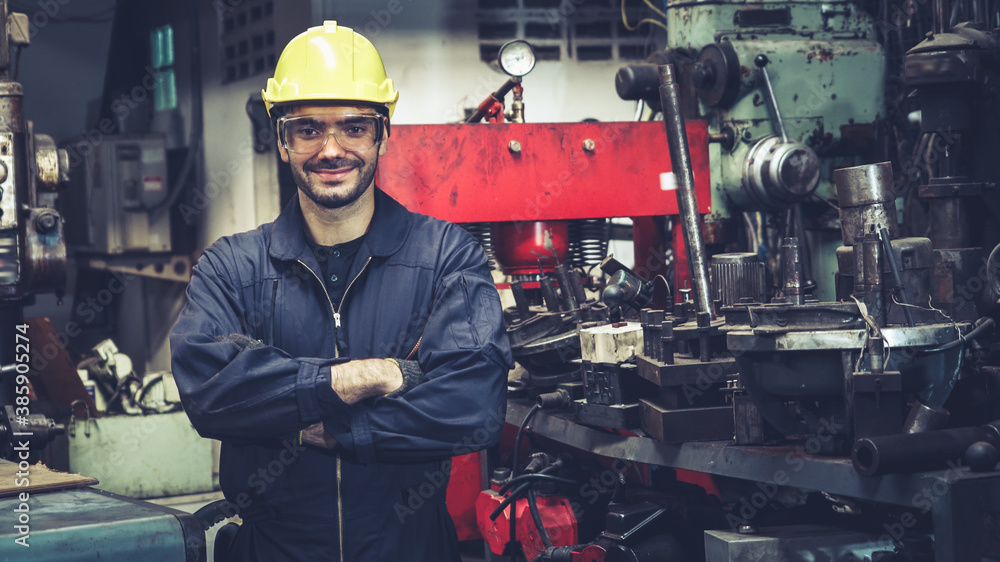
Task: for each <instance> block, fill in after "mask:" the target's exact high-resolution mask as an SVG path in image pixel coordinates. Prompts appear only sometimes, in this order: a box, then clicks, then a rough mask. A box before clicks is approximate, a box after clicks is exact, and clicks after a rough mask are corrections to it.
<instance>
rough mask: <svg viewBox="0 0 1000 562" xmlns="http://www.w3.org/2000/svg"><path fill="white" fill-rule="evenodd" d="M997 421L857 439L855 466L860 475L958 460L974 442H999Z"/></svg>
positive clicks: (930, 467)
mask: <svg viewBox="0 0 1000 562" xmlns="http://www.w3.org/2000/svg"><path fill="white" fill-rule="evenodd" d="M997 437H998V434H997V422H992V423H990V424H988V425H985V426H982V427H961V428H957V429H942V430H938V431H928V432H927V433H912V434H905V433H904V434H900V435H881V436H878V437H866V438H863V439H859V440H858V441H857V442H856V443H855V444H854V448H853V450H852V451H851V459H852V460H853V461H854V469H855V470H857V471H858V474H861V475H862V476H875V475H879V474H897V473H908V472H921V471H924V470H934V469H938V468H945V467H946V466H947V463H948V461H952V462H955V463H957V462H961V459H962V457H963V456H964V455H965V450H966V449H967V448H968V447H969V445H972V444H973V443H975V442H977V441H986V442H987V443H992V444H993V445H997V444H1000V443H998V439H997Z"/></svg>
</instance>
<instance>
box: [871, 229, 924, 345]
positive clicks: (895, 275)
mask: <svg viewBox="0 0 1000 562" xmlns="http://www.w3.org/2000/svg"><path fill="white" fill-rule="evenodd" d="M879 237H880V238H881V239H882V248H883V249H884V250H885V259H886V261H888V262H889V269H890V270H891V271H892V280H893V281H895V282H896V287H898V288H899V298H901V299H903V304H910V300H909V299H908V298H907V297H906V285H904V284H903V276H902V275H901V274H900V272H899V264H898V263H896V254H895V253H894V252H893V251H892V241H891V240H890V239H889V230H888V229H886V228H882V229H879ZM903 314H904V315H906V324H907V325H908V326H909V327H911V328H912V327H914V326H916V324H915V323H914V322H913V312H912V311H911V310H910V307H908V306H904V307H903Z"/></svg>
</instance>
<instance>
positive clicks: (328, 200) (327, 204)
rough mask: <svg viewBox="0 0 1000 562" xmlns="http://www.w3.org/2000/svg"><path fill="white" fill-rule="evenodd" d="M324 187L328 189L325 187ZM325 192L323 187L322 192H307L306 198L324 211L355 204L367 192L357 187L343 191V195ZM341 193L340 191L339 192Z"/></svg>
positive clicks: (311, 190)
mask: <svg viewBox="0 0 1000 562" xmlns="http://www.w3.org/2000/svg"><path fill="white" fill-rule="evenodd" d="M324 187H327V186H325V185H324ZM323 191H325V190H324V189H323V187H321V188H320V190H316V189H310V190H308V191H306V196H307V197H309V199H312V201H313V203H316V204H317V205H319V206H320V207H323V208H324V209H341V208H343V207H346V206H348V205H350V204H351V203H354V202H355V201H357V200H358V199H360V198H361V196H362V195H363V194H364V192H365V190H364V189H361V188H359V187H357V186H354V187H352V188H351V189H349V190H346V191H342V192H341V193H323ZM338 191H340V190H338Z"/></svg>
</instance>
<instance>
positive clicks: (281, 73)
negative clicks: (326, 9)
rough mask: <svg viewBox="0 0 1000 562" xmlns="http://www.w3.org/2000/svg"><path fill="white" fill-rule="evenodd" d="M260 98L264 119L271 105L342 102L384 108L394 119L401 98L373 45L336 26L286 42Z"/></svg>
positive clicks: (331, 24) (312, 30) (321, 27)
mask: <svg viewBox="0 0 1000 562" xmlns="http://www.w3.org/2000/svg"><path fill="white" fill-rule="evenodd" d="M261 95H262V96H263V98H264V104H265V105H266V106H267V114H268V115H271V108H272V107H274V106H275V105H281V104H285V103H292V102H300V101H327V100H337V101H339V100H343V101H361V102H367V103H375V104H384V105H385V106H386V107H387V109H388V110H389V117H392V112H393V109H395V107H396V100H397V99H399V92H397V91H396V88H395V87H394V86H393V83H392V80H390V79H389V78H386V76H385V66H384V65H383V64H382V57H380V56H379V54H378V51H376V50H375V46H374V45H372V43H371V41H369V40H368V39H365V38H364V37H363V36H362V35H361V34H359V33H357V32H355V31H354V30H353V29H351V28H349V27H340V26H338V25H337V22H335V21H326V22H323V25H319V26H316V27H310V28H309V29H307V30H306V31H305V32H304V33H301V34H299V35H298V36H297V37H295V38H294V39H292V40H291V41H289V42H288V45H286V46H285V50H284V51H282V52H281V57H279V58H278V64H277V66H276V67H275V69H274V78H268V79H267V89H266V90H262V91H261Z"/></svg>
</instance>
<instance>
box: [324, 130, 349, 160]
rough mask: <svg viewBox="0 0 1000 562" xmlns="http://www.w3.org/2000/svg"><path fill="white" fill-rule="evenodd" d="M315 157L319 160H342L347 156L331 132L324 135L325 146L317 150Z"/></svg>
mask: <svg viewBox="0 0 1000 562" xmlns="http://www.w3.org/2000/svg"><path fill="white" fill-rule="evenodd" d="M317 156H319V157H321V158H343V157H344V156H347V151H346V150H344V147H342V146H340V143H339V142H337V136H336V135H335V134H333V133H332V132H330V133H327V134H326V144H324V145H323V148H321V149H319V152H318V153H317Z"/></svg>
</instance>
